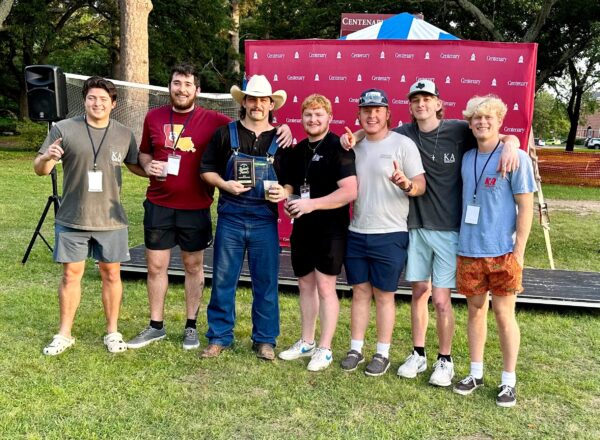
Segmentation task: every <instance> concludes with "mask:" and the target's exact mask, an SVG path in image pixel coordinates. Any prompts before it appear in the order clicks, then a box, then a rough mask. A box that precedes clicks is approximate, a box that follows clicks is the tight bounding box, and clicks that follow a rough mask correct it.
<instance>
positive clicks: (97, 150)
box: [85, 117, 110, 170]
mask: <svg viewBox="0 0 600 440" xmlns="http://www.w3.org/2000/svg"><path fill="white" fill-rule="evenodd" d="M85 128H86V129H87V134H88V137H89V138H90V144H92V152H93V153H94V170H96V169H97V168H98V166H97V163H96V161H97V159H98V154H100V148H102V144H104V139H106V134H107V133H108V129H109V128H110V119H109V120H108V125H107V126H106V128H105V129H104V134H103V135H102V139H101V140H100V144H99V145H98V149H96V146H95V145H94V140H93V139H92V132H91V131H90V124H88V121H87V117H86V118H85Z"/></svg>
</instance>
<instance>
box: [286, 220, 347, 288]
mask: <svg viewBox="0 0 600 440" xmlns="http://www.w3.org/2000/svg"><path fill="white" fill-rule="evenodd" d="M346 235H347V232H346V231H343V232H341V231H340V232H335V233H332V232H330V231H327V232H321V231H319V230H318V229H317V228H307V229H305V228H296V227H295V225H294V229H293V231H292V236H291V237H290V244H291V247H292V269H294V275H296V276H297V277H303V276H305V275H308V274H309V273H311V272H312V271H313V270H315V269H316V270H318V271H319V272H321V273H324V274H325V275H339V274H340V273H341V271H342V265H343V263H344V256H345V254H346Z"/></svg>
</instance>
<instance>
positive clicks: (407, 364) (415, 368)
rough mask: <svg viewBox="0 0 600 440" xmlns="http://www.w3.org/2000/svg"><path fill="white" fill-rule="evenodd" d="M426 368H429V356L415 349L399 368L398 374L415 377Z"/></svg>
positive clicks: (410, 377) (408, 377)
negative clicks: (422, 354)
mask: <svg viewBox="0 0 600 440" xmlns="http://www.w3.org/2000/svg"><path fill="white" fill-rule="evenodd" d="M425 370H427V358H426V357H425V356H421V355H420V354H419V353H417V352H416V351H413V352H412V353H411V354H410V356H408V357H407V358H406V360H405V361H404V363H403V364H402V365H400V368H398V376H401V377H406V378H407V379H413V378H415V377H417V374H419V373H422V372H423V371H425Z"/></svg>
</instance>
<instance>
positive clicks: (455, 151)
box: [394, 119, 476, 231]
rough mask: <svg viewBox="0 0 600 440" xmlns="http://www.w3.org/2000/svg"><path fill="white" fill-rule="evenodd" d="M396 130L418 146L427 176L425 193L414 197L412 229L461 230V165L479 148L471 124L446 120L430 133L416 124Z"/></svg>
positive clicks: (410, 224) (412, 202)
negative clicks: (470, 152)
mask: <svg viewBox="0 0 600 440" xmlns="http://www.w3.org/2000/svg"><path fill="white" fill-rule="evenodd" d="M394 131H395V132H397V133H400V134H403V135H406V136H408V137H409V138H411V139H412V140H413V141H414V142H415V144H417V148H418V149H419V152H420V153H421V159H422V161H423V167H424V168H425V172H426V173H427V190H426V191H425V194H423V195H422V196H420V197H411V198H410V212H409V216H408V227H409V228H410V229H415V228H425V229H431V230H434V231H458V230H459V229H460V216H461V212H462V208H461V201H462V198H461V194H462V180H461V177H460V166H461V162H462V157H463V154H464V153H465V151H467V150H469V149H471V148H473V147H475V146H476V143H475V139H474V137H473V134H472V132H471V130H470V129H469V125H468V124H467V123H466V122H465V121H460V120H457V119H443V120H442V121H441V122H440V125H439V127H438V128H437V129H435V130H432V131H430V132H429V133H423V132H420V131H419V128H418V126H417V124H416V123H412V124H405V125H402V126H401V127H397V128H395V129H394Z"/></svg>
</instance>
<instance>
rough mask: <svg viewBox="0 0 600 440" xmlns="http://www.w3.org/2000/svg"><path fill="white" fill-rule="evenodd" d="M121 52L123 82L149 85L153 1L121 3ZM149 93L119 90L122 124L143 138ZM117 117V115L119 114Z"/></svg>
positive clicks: (139, 0) (139, 90)
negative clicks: (150, 24) (149, 36)
mask: <svg viewBox="0 0 600 440" xmlns="http://www.w3.org/2000/svg"><path fill="white" fill-rule="evenodd" d="M119 6H120V14H121V19H120V22H121V50H120V52H119V53H120V65H121V75H120V78H119V79H121V80H123V81H128V82H133V83H139V84H148V82H149V63H148V15H150V11H151V10H152V2H151V1H150V0H120V1H119ZM148 100H149V97H148V92H147V91H146V90H144V89H135V88H130V87H129V88H125V89H124V90H122V91H121V90H120V91H119V102H118V103H117V108H120V109H121V110H123V109H126V111H124V112H123V111H122V112H119V115H120V117H119V118H118V119H119V121H120V122H121V123H122V124H124V125H126V126H128V127H129V128H131V129H132V130H133V132H134V134H135V136H136V139H140V136H141V131H142V125H143V121H144V116H145V115H146V113H147V112H148ZM115 116H116V115H115Z"/></svg>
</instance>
